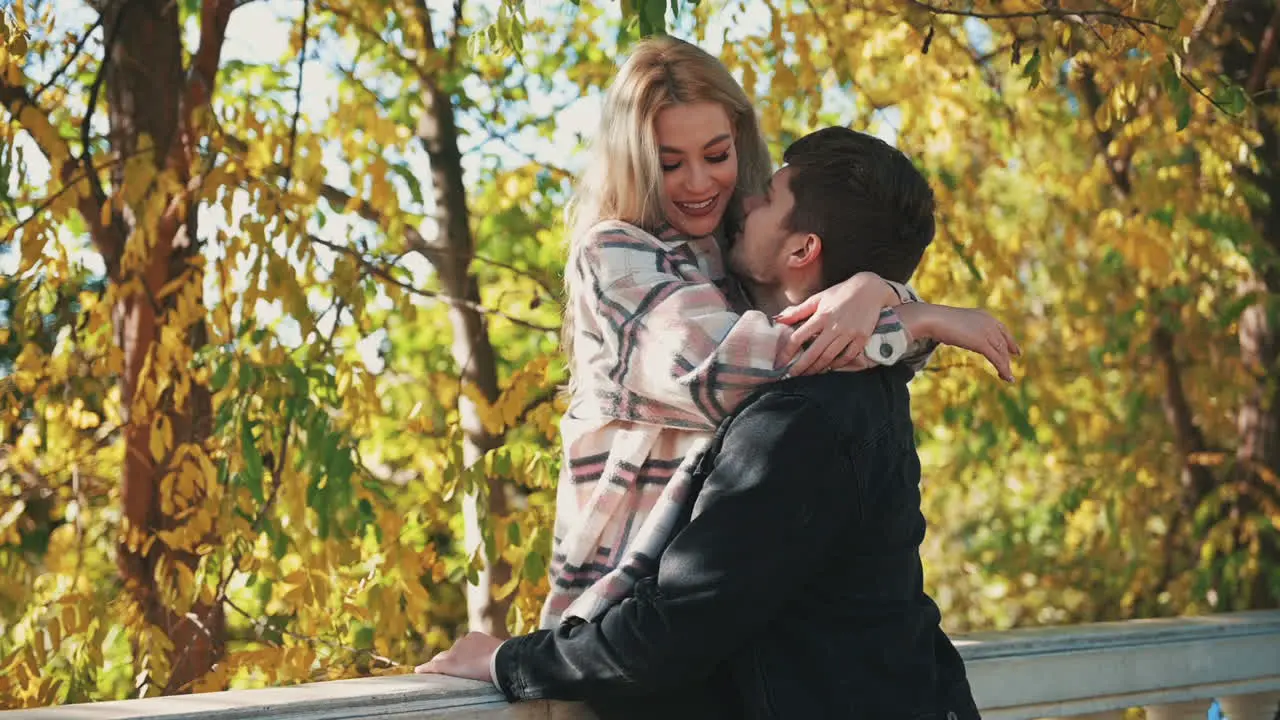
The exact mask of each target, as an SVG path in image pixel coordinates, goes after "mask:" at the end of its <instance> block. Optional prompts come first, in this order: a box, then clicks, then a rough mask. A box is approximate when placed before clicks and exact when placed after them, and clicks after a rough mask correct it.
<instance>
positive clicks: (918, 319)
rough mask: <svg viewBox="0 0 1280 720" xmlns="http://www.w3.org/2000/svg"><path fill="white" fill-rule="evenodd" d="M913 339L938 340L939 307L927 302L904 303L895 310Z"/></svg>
mask: <svg viewBox="0 0 1280 720" xmlns="http://www.w3.org/2000/svg"><path fill="white" fill-rule="evenodd" d="M894 309H895V310H896V311H897V313H898V319H900V320H901V321H902V326H903V327H905V328H906V329H907V333H909V334H910V335H911V337H912V339H915V340H922V339H928V340H937V339H938V338H937V324H936V322H937V319H938V312H937V311H938V306H937V305H931V304H929V303H926V302H911V303H903V304H901V305H899V306H898V307H896V308H894Z"/></svg>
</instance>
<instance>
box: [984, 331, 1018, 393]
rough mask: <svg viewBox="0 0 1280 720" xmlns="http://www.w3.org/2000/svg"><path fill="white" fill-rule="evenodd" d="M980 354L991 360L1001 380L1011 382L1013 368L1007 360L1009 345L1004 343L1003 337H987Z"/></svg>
mask: <svg viewBox="0 0 1280 720" xmlns="http://www.w3.org/2000/svg"><path fill="white" fill-rule="evenodd" d="M982 354H983V355H985V356H986V358H987V360H989V361H990V362H991V365H992V367H994V368H995V369H996V372H997V373H998V374H999V375H1000V379H1001V380H1004V381H1005V382H1013V368H1012V366H1011V365H1010V360H1009V347H1008V345H1006V344H1005V342H1004V338H1003V337H998V338H989V339H988V340H987V342H986V346H985V347H984V348H983V352H982Z"/></svg>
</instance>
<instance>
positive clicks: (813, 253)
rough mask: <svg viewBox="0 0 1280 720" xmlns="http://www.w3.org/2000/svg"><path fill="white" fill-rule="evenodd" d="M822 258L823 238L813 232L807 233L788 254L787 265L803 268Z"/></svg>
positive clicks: (797, 268) (793, 267) (796, 268)
mask: <svg viewBox="0 0 1280 720" xmlns="http://www.w3.org/2000/svg"><path fill="white" fill-rule="evenodd" d="M820 259H822V238H820V237H818V236H817V235H815V234H813V233H805V235H804V237H803V238H802V239H801V240H800V242H799V243H797V244H796V245H795V246H794V247H793V248H792V249H791V253H790V254H788V255H787V267H789V268H791V269H792V270H803V269H805V268H808V267H810V266H812V265H813V264H814V263H816V262H818V261H819V260H820Z"/></svg>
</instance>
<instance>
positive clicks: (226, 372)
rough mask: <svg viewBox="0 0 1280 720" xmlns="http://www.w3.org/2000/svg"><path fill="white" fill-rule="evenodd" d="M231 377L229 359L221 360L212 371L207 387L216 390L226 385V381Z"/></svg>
mask: <svg viewBox="0 0 1280 720" xmlns="http://www.w3.org/2000/svg"><path fill="white" fill-rule="evenodd" d="M230 379H231V361H230V360H223V361H222V362H220V363H218V367H217V368H215V369H214V371H213V377H212V378H210V380H209V389H210V390H212V391H214V392H218V391H219V390H221V389H222V388H224V387H226V386H227V381H228V380H230Z"/></svg>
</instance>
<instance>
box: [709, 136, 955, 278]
mask: <svg viewBox="0 0 1280 720" xmlns="http://www.w3.org/2000/svg"><path fill="white" fill-rule="evenodd" d="M783 161H784V162H785V163H786V164H785V166H784V167H783V168H782V169H781V170H779V171H778V172H776V173H774V175H773V179H772V181H771V182H770V185H769V190H768V192H767V193H766V194H765V195H764V196H762V197H756V198H751V199H749V201H748V203H747V210H748V213H749V214H748V216H747V220H746V227H745V230H744V231H743V233H742V234H741V236H740V237H738V238H737V240H736V242H735V243H734V246H733V248H732V250H731V251H730V256H729V262H730V265H731V266H732V268H733V270H734V272H735V273H737V274H738V276H739V277H740V278H741V279H742V280H743V281H745V282H746V283H748V284H749V285H752V286H755V287H758V288H762V287H763V288H767V287H776V286H784V287H787V288H789V289H791V290H793V291H794V290H799V291H803V292H804V294H805V295H806V296H807V295H808V294H812V293H814V292H817V291H818V290H822V289H824V288H827V287H830V286H832V285H835V284H838V283H840V282H842V281H844V280H846V279H848V278H850V277H852V276H853V275H855V274H857V273H859V272H862V271H871V272H874V273H876V274H877V275H880V276H881V277H883V278H887V279H889V280H895V281H898V282H906V281H907V279H908V278H909V277H911V274H912V273H913V272H915V269H916V265H918V264H919V263H920V258H921V257H922V256H923V255H924V250H925V248H926V247H928V246H929V243H930V242H932V240H933V231H934V220H933V210H934V201H933V191H932V190H931V189H930V187H929V183H928V181H927V180H925V179H924V176H922V175H921V174H920V172H919V171H918V170H916V168H915V166H913V165H912V164H911V161H910V160H908V159H907V157H906V156H905V155H903V154H902V153H901V152H899V151H898V150H896V149H894V148H893V147H891V146H889V145H888V144H887V143H885V142H884V141H882V140H879V139H877V138H875V137H872V136H870V135H866V134H864V133H860V132H855V131H853V130H849V129H847V128H841V127H830V128H825V129H823V130H819V131H817V132H815V133H811V134H809V135H806V136H804V137H803V138H800V139H799V140H797V141H796V142H795V143H794V144H792V145H791V147H789V148H787V151H786V153H785V154H784V155H783Z"/></svg>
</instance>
